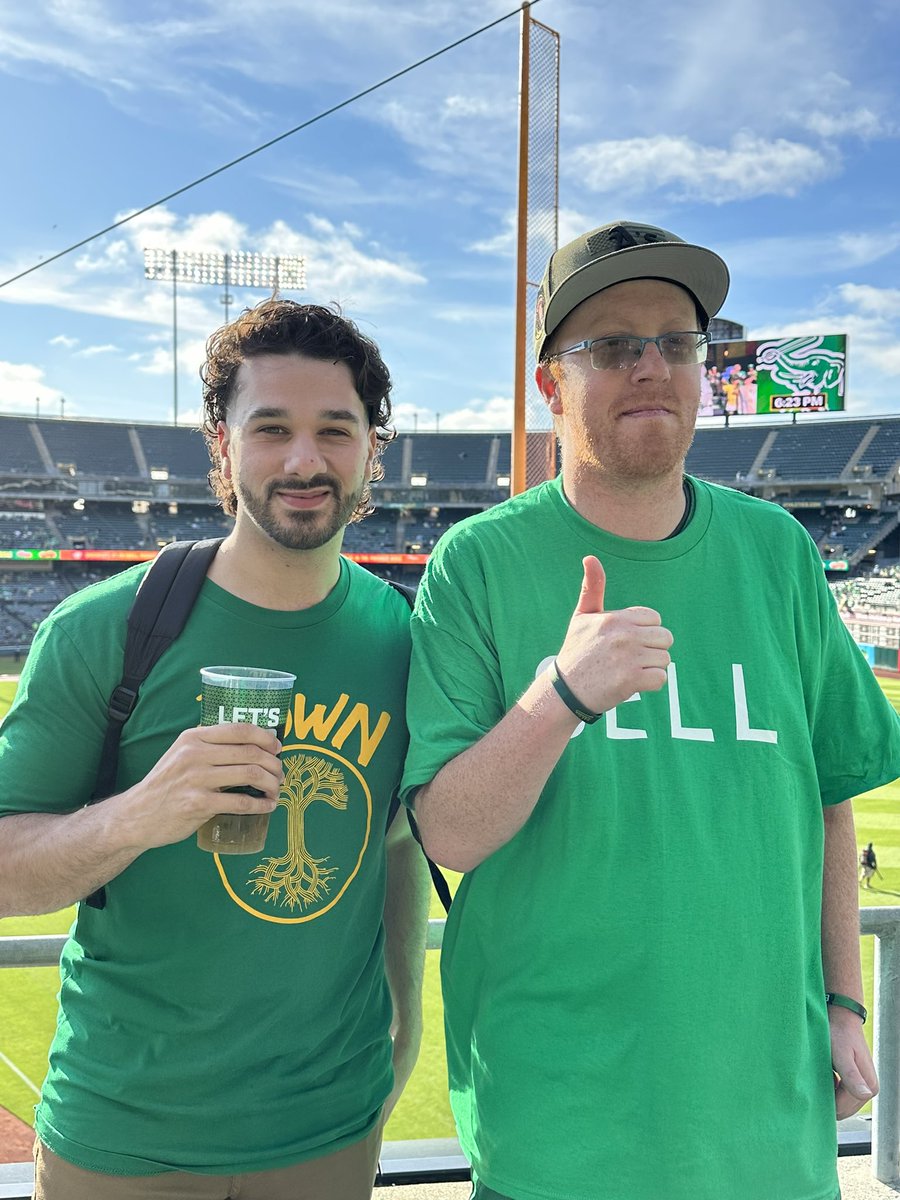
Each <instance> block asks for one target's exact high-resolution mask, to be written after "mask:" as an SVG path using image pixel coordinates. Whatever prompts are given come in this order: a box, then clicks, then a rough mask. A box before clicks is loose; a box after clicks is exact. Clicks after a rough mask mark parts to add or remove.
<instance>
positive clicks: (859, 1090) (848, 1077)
mask: <svg viewBox="0 0 900 1200" xmlns="http://www.w3.org/2000/svg"><path fill="white" fill-rule="evenodd" d="M841 1086H842V1087H843V1088H844V1090H845V1091H847V1092H849V1093H850V1095H851V1096H855V1097H856V1099H857V1100H871V1099H872V1096H873V1095H874V1092H873V1091H872V1089H871V1088H870V1087H869V1085H868V1084H867V1083H866V1081H865V1079H863V1077H862V1075H861V1074H860V1072H859V1071H858V1070H856V1068H855V1067H854V1068H853V1070H852V1071H848V1072H847V1073H846V1074H845V1075H842V1076H841Z"/></svg>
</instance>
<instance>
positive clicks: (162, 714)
mask: <svg viewBox="0 0 900 1200" xmlns="http://www.w3.org/2000/svg"><path fill="white" fill-rule="evenodd" d="M144 569H145V568H143V567H140V568H133V569H131V570H128V571H125V572H124V573H122V574H120V575H118V576H116V577H115V578H114V579H111V580H109V581H107V582H104V583H101V584H98V585H95V586H93V587H90V588H87V589H85V590H84V591H82V592H80V593H78V594H77V595H75V596H72V597H70V598H69V599H68V600H66V601H65V602H64V603H63V604H62V605H60V607H59V608H57V609H56V610H55V611H54V612H53V613H52V614H51V615H50V617H48V619H47V620H46V621H45V622H44V623H43V625H42V626H41V628H40V630H39V632H38V634H37V636H36V638H35V642H34V646H33V648H32V651H31V654H30V655H29V658H28V662H27V664H26V666H25V669H24V672H23V675H22V679H21V683H20V686H19V690H18V695H17V697H16V702H15V704H14V706H13V708H12V709H11V710H10V712H9V714H8V716H7V718H6V720H5V721H4V723H3V726H2V728H0V814H3V813H14V812H37V811H41V812H67V811H72V810H73V809H75V808H77V807H78V806H80V805H81V804H83V803H85V802H86V800H87V798H88V797H89V796H90V794H91V791H92V788H93V784H94V779H95V776H96V771H97V760H98V756H99V752H100V746H101V743H102V735H103V731H104V729H105V726H106V704H107V700H108V697H109V694H110V692H111V691H112V689H113V687H114V686H115V685H116V683H118V681H119V678H120V675H121V667H122V652H123V645H124V631H125V615H126V613H127V611H128V608H129V606H130V604H131V601H132V599H133V596H134V593H135V590H136V588H137V584H138V582H139V580H140V578H141V576H142V573H143V570H144ZM408 659H409V608H408V606H407V604H406V602H405V600H404V599H403V597H402V596H400V595H399V594H398V593H397V592H396V591H394V590H393V589H392V588H390V587H388V586H387V585H386V584H385V583H384V582H383V581H382V580H379V579H377V578H376V577H375V576H373V575H371V574H370V573H369V572H367V571H365V570H364V569H363V568H362V567H358V566H356V565H355V564H353V563H350V562H348V561H347V560H342V567H341V575H340V579H339V582H338V584H337V586H336V587H335V588H334V589H333V591H332V592H331V593H330V594H329V595H328V596H327V597H326V599H325V600H323V601H322V602H321V603H320V604H317V605H316V606H314V607H313V608H309V609H305V610H303V611H299V612H282V611H271V610H268V609H262V608H258V607H256V606H255V605H252V604H248V603H246V602H244V601H242V600H239V599H238V598H236V597H235V596H232V595H231V594H230V593H228V592H226V591H224V590H223V589H222V588H220V587H218V586H217V585H216V584H214V583H212V582H211V581H209V580H207V581H206V582H205V583H204V585H203V589H202V591H201V593H200V596H199V597H198V599H197V602H196V604H195V606H194V609H193V611H192V613H191V615H190V618H189V620H188V624H187V626H186V627H185V630H184V632H183V633H182V635H181V636H180V637H179V638H178V639H177V641H176V642H175V643H174V644H173V645H172V647H171V648H170V649H169V650H168V651H167V652H166V653H165V654H164V655H163V657H162V658H161V660H160V661H159V663H158V664H157V666H156V667H155V668H154V670H153V672H152V673H151V675H150V676H149V678H148V679H147V681H146V682H145V683H144V685H143V687H142V689H141V692H140V698H139V700H138V704H137V707H136V709H135V712H134V714H133V716H132V717H131V719H130V720H129V721H128V723H127V724H126V726H125V729H124V734H123V737H122V748H121V755H120V760H119V778H118V790H120V791H121V790H124V789H125V788H127V787H129V786H131V785H132V784H134V783H135V782H136V781H138V780H140V779H142V778H143V777H144V776H145V775H146V774H147V773H148V772H149V771H150V769H151V768H152V767H153V765H154V764H155V763H156V762H157V760H158V759H159V758H160V757H161V756H162V754H163V753H164V752H165V751H166V749H167V748H168V747H169V746H170V745H171V744H172V742H173V741H174V740H175V738H176V737H177V735H178V734H179V733H180V732H181V731H182V730H184V729H186V728H189V727H191V726H193V725H196V724H198V723H199V716H200V704H199V698H200V674H199V672H200V668H201V667H203V666H210V665H219V664H232V665H239V666H253V667H267V668H275V669H277V670H285V671H291V672H293V673H295V674H296V676H297V684H296V691H295V695H294V699H293V705H292V708H291V713H290V717H289V720H288V724H287V730H286V734H285V738H284V743H283V744H284V752H283V755H282V758H283V762H284V768H285V778H284V784H283V788H282V793H281V801H280V805H279V807H278V809H276V811H275V812H274V813H273V814H272V818H271V821H270V828H269V836H268V840H267V843H266V846H265V848H264V850H263V851H262V853H260V854H258V855H224V856H221V857H220V856H217V855H213V854H210V853H207V852H205V851H203V850H200V849H198V847H197V840H196V837H195V836H192V837H190V838H188V839H186V840H185V841H182V842H179V843H177V844H175V845H170V846H162V847H160V848H158V849H154V850H149V851H146V852H145V853H143V854H141V855H140V856H139V857H138V858H137V859H136V860H135V862H134V863H133V864H132V865H131V866H129V867H128V868H127V869H126V870H125V871H123V872H122V873H121V874H120V875H119V876H118V877H117V878H115V879H113V880H112V881H111V882H110V883H109V884H108V885H107V889H106V891H107V904H106V907H105V908H104V909H102V910H97V909H94V908H91V907H88V906H86V905H84V904H82V905H80V906H79V910H78V916H77V920H76V922H75V925H74V927H73V930H72V935H71V938H70V940H69V942H68V943H67V945H66V948H65V950H64V952H63V956H62V962H61V972H62V988H61V996H60V1002H61V1004H60V1017H59V1024H58V1029H57V1033H56V1037H55V1040H54V1042H53V1047H52V1050H51V1056H50V1069H49V1074H48V1076H47V1079H46V1081H45V1083H44V1087H43V1096H42V1100H41V1103H40V1105H39V1106H38V1109H37V1119H36V1128H37V1131H38V1133H39V1134H40V1136H41V1137H42V1138H43V1140H44V1141H45V1142H46V1143H47V1144H48V1145H49V1146H50V1148H51V1149H52V1150H54V1151H55V1152H56V1153H57V1154H59V1155H61V1156H62V1157H63V1158H66V1159H68V1160H69V1161H70V1162H73V1163H75V1164H77V1165H79V1166H83V1167H86V1168H88V1169H91V1170H96V1171H104V1172H107V1173H110V1174H134V1175H142V1174H152V1173H155V1172H158V1171H161V1170H166V1169H177V1170H185V1171H196V1172H200V1173H210V1174H238V1173H243V1172H251V1171H262V1170H271V1169H275V1168H278V1167H282V1166H288V1165H290V1164H292V1163H295V1162H299V1161H302V1160H303V1159H304V1158H310V1157H315V1156H317V1155H320V1154H324V1153H329V1152H331V1151H332V1150H336V1149H339V1148H340V1147H341V1146H342V1145H346V1144H349V1143H351V1142H353V1141H355V1140H358V1139H359V1138H360V1137H362V1136H364V1135H365V1134H366V1133H367V1132H368V1130H369V1129H370V1128H371V1127H372V1126H373V1124H374V1122H375V1120H376V1118H377V1114H378V1111H379V1109H380V1107H381V1105H382V1103H383V1101H384V1099H385V1097H386V1096H387V1094H388V1092H389V1091H390V1088H391V1081H392V1074H391V1042H390V1037H389V1032H388V1030H389V1024H390V1016H391V1001H390V996H389V992H388V988H387V984H386V980H385V976H384V961H383V928H382V912H383V903H384V889H385V856H384V837H385V826H386V822H387V817H388V810H389V805H390V800H391V797H392V795H393V794H394V793H395V792H396V788H397V784H398V782H399V773H400V767H401V765H402V761H403V755H404V752H405V749H406V744H407V733H406V723H405V719H404V711H403V702H404V695H405V688H406V674H407V666H408ZM0 825H2V819H0ZM0 832H2V830H0Z"/></svg>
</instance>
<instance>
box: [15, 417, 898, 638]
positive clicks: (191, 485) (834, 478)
mask: <svg viewBox="0 0 900 1200" xmlns="http://www.w3.org/2000/svg"><path fill="white" fill-rule="evenodd" d="M547 437H548V435H547V434H544V433H541V434H537V433H535V434H529V448H530V449H529V453H530V451H531V449H536V450H539V451H540V454H539V455H537V456H533V457H532V458H529V462H531V461H534V462H537V461H538V458H539V457H540V459H541V462H543V458H544V457H546V454H547V449H546V443H547ZM533 439H537V442H539V443H540V445H539V446H538V445H537V443H535V444H534V445H533ZM541 456H543V457H541ZM510 458H511V446H510V438H509V436H508V435H504V434H498V433H445V434H438V433H421V434H420V433H416V434H402V435H401V436H400V437H399V438H397V439H396V440H395V441H394V442H393V443H392V444H391V445H390V446H388V447H387V449H386V451H385V455H384V460H383V461H384V470H385V474H384V480H383V481H382V482H381V483H376V484H375V486H374V488H373V494H374V500H375V504H376V512H375V513H374V514H373V515H372V516H370V517H368V518H366V519H365V520H364V521H362V522H360V523H354V524H353V525H351V526H349V528H348V529H347V532H346V536H345V540H344V549H345V550H346V551H347V552H349V553H351V554H353V553H356V554H367V553H379V552H381V553H390V554H395V553H409V554H413V555H415V554H423V555H424V554H428V553H429V552H430V551H431V550H432V549H433V547H434V545H435V543H436V542H437V540H438V539H439V538H440V536H441V535H442V534H443V533H444V532H445V531H446V530H447V529H448V528H449V527H450V526H451V525H452V524H453V523H454V521H456V520H459V519H460V518H461V517H463V516H466V515H468V514H469V513H471V512H476V511H479V510H480V509H483V508H484V507H486V506H489V505H490V504H492V503H494V502H496V501H497V500H499V499H501V498H502V496H503V494H505V493H506V492H507V489H508V476H509V470H510ZM687 468H688V470H689V471H690V472H691V473H693V474H695V475H697V476H699V477H700V478H704V479H708V480H710V481H712V482H716V483H723V484H726V485H729V486H732V487H738V488H743V489H745V490H749V491H752V492H755V493H756V494H759V495H764V496H765V497H766V498H767V499H771V500H774V501H775V502H776V503H781V504H783V505H784V507H786V508H788V510H789V511H791V512H792V513H793V515H794V516H795V517H796V518H797V519H798V520H799V521H801V522H802V524H803V525H804V526H805V527H806V528H807V530H808V531H809V533H810V535H811V536H812V537H813V539H814V541H815V542H816V544H817V546H818V547H819V550H820V552H821V553H822V556H823V558H825V559H841V558H845V559H847V560H849V561H850V564H851V567H852V568H853V569H854V570H856V569H857V567H858V565H859V564H862V568H863V569H866V570H868V569H870V568H871V567H872V566H873V565H874V564H875V563H878V564H881V566H880V568H876V570H875V571H874V572H870V573H867V574H865V575H863V576H857V577H855V578H849V579H844V580H842V581H841V582H840V583H837V584H834V585H833V587H834V588H835V594H836V595H837V596H838V599H839V602H840V603H841V604H842V606H844V607H845V608H846V609H847V610H848V611H849V610H851V609H852V608H860V609H867V608H868V609H871V610H873V611H874V610H878V611H890V612H895V611H897V612H900V567H896V568H895V567H890V568H889V567H886V566H884V564H885V563H889V562H892V561H894V560H900V532H898V527H900V499H898V481H900V417H875V418H868V419H849V420H841V421H834V420H823V421H816V420H813V421H808V422H800V423H798V424H787V423H781V424H765V423H763V422H760V421H758V420H756V419H749V418H748V419H745V420H743V421H740V420H739V419H736V420H735V422H734V423H733V424H732V425H731V426H730V427H728V428H722V427H721V426H718V427H715V428H713V427H708V426H707V427H705V428H701V429H699V430H698V432H697V435H696V438H695V440H694V444H693V446H692V447H691V450H690V453H689V455H688V459H687ZM208 469H209V460H208V457H207V453H206V448H205V445H204V443H203V438H202V436H201V435H200V434H199V432H198V431H196V430H193V429H189V428H187V427H176V426H162V425H142V424H139V423H128V422H103V421H85V420H62V419H60V420H52V419H48V418H45V419H43V420H38V419H35V420H32V419H29V418H27V417H11V416H2V415H0V487H2V491H0V551H2V550H6V551H12V552H13V553H15V552H16V551H20V550H38V551H41V550H49V549H74V550H78V549H84V550H92V549H100V550H119V549H124V550H144V551H153V550H156V549H157V548H158V547H159V546H160V545H163V544H165V543H166V542H169V541H172V540H174V539H189V538H203V537H216V536H224V535H225V534H227V532H228V529H229V528H230V519H229V518H227V517H225V516H224V514H223V513H222V512H221V510H220V509H219V508H217V507H216V506H215V505H214V504H213V503H212V499H211V497H210V498H209V500H208V501H205V502H202V498H203V497H205V496H206V495H207V494H208V493H207V491H206V485H205V479H206V474H207V471H208ZM88 481H92V483H89V482H88ZM141 481H146V482H144V483H142V482H141ZM160 481H162V487H163V488H165V489H168V488H169V487H170V485H172V490H171V491H169V490H165V491H162V492H160V491H157V490H155V489H156V488H157V487H158V486H159V485H160ZM873 481H874V482H875V484H876V488H875V492H874V493H873V492H871V491H870V492H869V493H868V496H869V498H870V499H873V503H871V504H870V503H868V499H867V498H866V489H867V488H871V485H872V483H873ZM179 489H180V490H179ZM391 489H402V491H401V492H400V493H399V494H398V493H397V492H396V491H395V492H394V493H393V495H392V494H391ZM135 496H141V497H150V499H140V500H136V501H135V500H133V499H132V498H133V497H135ZM167 496H177V497H179V501H178V503H177V504H176V503H175V502H174V501H173V500H169V499H165V498H164V497H167ZM4 497H5V498H4ZM107 497H108V499H107ZM182 497H185V498H184V499H182ZM419 497H421V499H420V498H419ZM411 498H412V499H411ZM380 499H381V500H382V501H385V500H386V502H383V503H381V506H380V507H379V500H380ZM873 547H877V550H876V549H874V548H873ZM41 567H42V570H41V571H30V570H21V571H18V572H2V571H0V653H7V652H9V647H15V648H16V649H19V648H23V647H27V645H28V643H29V642H30V640H31V636H32V633H33V630H34V627H35V625H36V624H37V623H38V622H39V621H40V620H41V619H42V618H43V616H44V615H45V614H46V613H47V612H48V611H49V610H50V609H51V608H52V607H53V606H54V605H55V604H57V603H59V601H60V600H61V599H62V598H63V597H64V596H66V595H68V594H69V592H70V591H73V590H75V589H76V588H78V587H81V586H84V584H85V582H90V580H91V578H92V576H93V575H94V574H95V573H96V572H95V571H93V569H92V568H89V567H88V564H74V563H72V564H70V563H54V564H53V566H52V567H50V566H49V565H48V564H41ZM109 569H113V568H109ZM373 569H375V570H377V571H379V573H381V574H384V575H387V576H391V575H393V576H394V577H396V578H402V579H404V581H406V582H414V581H415V578H416V577H417V573H418V568H415V567H407V566H405V565H398V566H382V565H377V566H374V567H373Z"/></svg>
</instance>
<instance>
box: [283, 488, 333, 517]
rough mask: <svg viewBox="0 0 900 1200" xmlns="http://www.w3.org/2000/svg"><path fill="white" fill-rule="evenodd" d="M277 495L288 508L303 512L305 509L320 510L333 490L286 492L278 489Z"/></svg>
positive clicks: (293, 490)
mask: <svg viewBox="0 0 900 1200" xmlns="http://www.w3.org/2000/svg"><path fill="white" fill-rule="evenodd" d="M275 495H276V496H278V498H279V499H280V500H281V501H282V503H283V504H285V505H286V506H287V507H288V508H291V509H294V510H299V511H303V510H305V509H311V508H318V507H319V506H320V505H322V504H324V503H325V501H326V500H327V499H328V498H329V497H330V496H331V488H327V487H320V488H306V489H302V490H301V489H293V488H292V489H291V490H289V491H288V490H285V489H282V488H278V489H277V490H276V492H275Z"/></svg>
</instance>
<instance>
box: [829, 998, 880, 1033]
mask: <svg viewBox="0 0 900 1200" xmlns="http://www.w3.org/2000/svg"><path fill="white" fill-rule="evenodd" d="M825 1003H826V1004H836V1005H837V1006H838V1008H846V1009H849V1011H850V1012H852V1013H856V1015H857V1016H858V1017H862V1023H863V1025H865V1023H866V1018H867V1017H868V1015H869V1014H868V1013H867V1012H866V1010H865V1009H864V1008H863V1006H862V1005H861V1004H859V1003H857V1001H856V1000H852V999H851V998H850V997H849V996H842V995H841V993H840V992H826V993H825Z"/></svg>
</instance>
